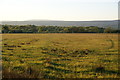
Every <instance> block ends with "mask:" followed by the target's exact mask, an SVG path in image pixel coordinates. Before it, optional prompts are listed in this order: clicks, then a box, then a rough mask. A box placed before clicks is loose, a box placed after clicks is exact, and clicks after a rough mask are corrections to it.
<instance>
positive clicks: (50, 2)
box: [0, 0, 119, 21]
mask: <svg viewBox="0 0 120 80" xmlns="http://www.w3.org/2000/svg"><path fill="white" fill-rule="evenodd" d="M118 2H119V0H0V21H9V20H10V21H25V20H64V21H91V20H116V19H118Z"/></svg>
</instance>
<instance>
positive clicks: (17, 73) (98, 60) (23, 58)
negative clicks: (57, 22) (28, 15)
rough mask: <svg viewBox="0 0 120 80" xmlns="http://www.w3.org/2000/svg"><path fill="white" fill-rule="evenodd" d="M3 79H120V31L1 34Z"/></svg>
mask: <svg viewBox="0 0 120 80" xmlns="http://www.w3.org/2000/svg"><path fill="white" fill-rule="evenodd" d="M2 60H3V61H2V66H3V78H45V79H47V78H48V79H55V78H119V76H118V34H87V33H86V34H72V33H71V34H59V33H54V34H2Z"/></svg>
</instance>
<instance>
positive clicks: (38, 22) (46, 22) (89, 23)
mask: <svg viewBox="0 0 120 80" xmlns="http://www.w3.org/2000/svg"><path fill="white" fill-rule="evenodd" d="M2 24H8V25H37V26H41V25H45V26H98V27H112V28H118V20H108V21H57V20H56V21H55V20H52V21H51V20H29V21H2Z"/></svg>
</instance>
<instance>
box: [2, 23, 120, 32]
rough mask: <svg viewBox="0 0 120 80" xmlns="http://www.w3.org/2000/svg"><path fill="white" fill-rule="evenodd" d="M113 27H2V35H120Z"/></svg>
mask: <svg viewBox="0 0 120 80" xmlns="http://www.w3.org/2000/svg"><path fill="white" fill-rule="evenodd" d="M119 32H120V30H118V29H113V28H111V27H107V28H103V27H97V26H88V27H82V26H79V27H76V26H68V27H64V26H36V25H2V33H119Z"/></svg>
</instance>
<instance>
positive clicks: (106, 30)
mask: <svg viewBox="0 0 120 80" xmlns="http://www.w3.org/2000/svg"><path fill="white" fill-rule="evenodd" d="M112 31H113V29H112V28H111V27H107V28H105V30H104V33H111V32H112Z"/></svg>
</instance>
